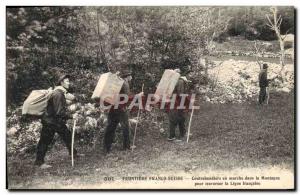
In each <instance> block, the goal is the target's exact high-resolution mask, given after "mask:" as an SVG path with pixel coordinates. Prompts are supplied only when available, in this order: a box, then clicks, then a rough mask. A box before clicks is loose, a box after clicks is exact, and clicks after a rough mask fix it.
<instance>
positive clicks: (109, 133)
mask: <svg viewBox="0 0 300 195" xmlns="http://www.w3.org/2000/svg"><path fill="white" fill-rule="evenodd" d="M107 118H108V119H107V127H106V129H105V132H104V141H103V142H104V146H103V147H104V152H105V153H109V152H110V149H111V144H112V142H113V139H114V136H115V131H116V128H117V125H118V123H119V116H118V114H117V113H115V112H110V113H109V114H108V117H107Z"/></svg>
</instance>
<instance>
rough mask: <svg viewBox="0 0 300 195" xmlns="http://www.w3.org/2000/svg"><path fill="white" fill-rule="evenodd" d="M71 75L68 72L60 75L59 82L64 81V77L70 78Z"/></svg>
mask: <svg viewBox="0 0 300 195" xmlns="http://www.w3.org/2000/svg"><path fill="white" fill-rule="evenodd" d="M70 77H71V76H70V75H68V74H63V75H61V76H60V77H59V79H58V80H57V84H60V82H62V81H63V80H64V79H66V78H68V79H69V78H70Z"/></svg>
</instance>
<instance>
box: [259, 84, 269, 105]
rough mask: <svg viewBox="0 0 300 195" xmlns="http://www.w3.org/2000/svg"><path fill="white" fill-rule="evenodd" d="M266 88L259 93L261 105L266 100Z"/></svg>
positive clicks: (262, 88)
mask: <svg viewBox="0 0 300 195" xmlns="http://www.w3.org/2000/svg"><path fill="white" fill-rule="evenodd" d="M266 93H267V92H266V87H261V88H260V91H259V103H260V104H262V103H263V102H264V101H265V99H266Z"/></svg>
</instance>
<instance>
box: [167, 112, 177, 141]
mask: <svg viewBox="0 0 300 195" xmlns="http://www.w3.org/2000/svg"><path fill="white" fill-rule="evenodd" d="M168 114H169V115H168V117H169V131H170V134H169V138H168V140H169V141H172V140H174V139H175V129H176V127H177V124H178V121H177V116H176V115H177V113H176V111H173V110H170V112H169V113H168Z"/></svg>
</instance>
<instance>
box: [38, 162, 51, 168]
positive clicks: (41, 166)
mask: <svg viewBox="0 0 300 195" xmlns="http://www.w3.org/2000/svg"><path fill="white" fill-rule="evenodd" d="M39 167H40V169H49V168H51V167H52V166H51V165H48V164H46V163H44V164H42V165H40V166H39Z"/></svg>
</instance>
